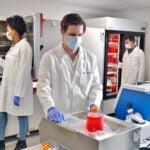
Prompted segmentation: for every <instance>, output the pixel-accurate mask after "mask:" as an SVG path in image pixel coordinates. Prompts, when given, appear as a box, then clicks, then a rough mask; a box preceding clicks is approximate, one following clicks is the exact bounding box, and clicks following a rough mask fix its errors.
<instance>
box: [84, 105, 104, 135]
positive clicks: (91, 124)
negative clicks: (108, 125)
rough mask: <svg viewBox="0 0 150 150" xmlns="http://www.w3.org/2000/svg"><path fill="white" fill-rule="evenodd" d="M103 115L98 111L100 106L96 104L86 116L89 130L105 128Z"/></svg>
mask: <svg viewBox="0 0 150 150" xmlns="http://www.w3.org/2000/svg"><path fill="white" fill-rule="evenodd" d="M103 124H104V123H103V115H102V114H101V113H99V112H98V107H97V106H96V107H95V106H94V107H93V108H91V111H90V112H89V113H88V114H87V117H86V128H87V130H88V131H89V132H95V131H98V130H100V131H102V130H103Z"/></svg>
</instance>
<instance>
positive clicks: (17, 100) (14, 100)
mask: <svg viewBox="0 0 150 150" xmlns="http://www.w3.org/2000/svg"><path fill="white" fill-rule="evenodd" d="M13 102H14V105H16V106H20V97H19V96H14V99H13Z"/></svg>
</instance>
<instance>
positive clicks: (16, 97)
mask: <svg viewBox="0 0 150 150" xmlns="http://www.w3.org/2000/svg"><path fill="white" fill-rule="evenodd" d="M25 32H26V24H25V22H24V20H23V18H22V17H20V16H17V15H16V16H13V17H10V18H8V19H7V33H6V36H7V38H8V39H9V40H11V41H12V46H11V48H10V50H9V51H8V53H7V54H6V56H5V60H4V59H2V58H0V66H1V67H2V68H3V76H2V82H1V87H0V150H5V130H6V125H7V120H8V114H10V115H13V116H17V117H18V120H19V139H18V142H17V145H16V147H15V150H20V149H22V148H26V147H27V145H26V135H27V129H28V116H29V115H31V114H32V113H33V94H32V77H31V67H32V49H31V46H30V45H29V43H28V42H27V40H26V38H23V35H24V33H25ZM12 128H13V127H12Z"/></svg>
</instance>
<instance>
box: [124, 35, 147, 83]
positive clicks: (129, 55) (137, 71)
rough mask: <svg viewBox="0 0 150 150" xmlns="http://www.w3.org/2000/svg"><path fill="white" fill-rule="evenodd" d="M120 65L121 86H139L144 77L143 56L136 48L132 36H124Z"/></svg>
mask: <svg viewBox="0 0 150 150" xmlns="http://www.w3.org/2000/svg"><path fill="white" fill-rule="evenodd" d="M124 39H125V48H126V51H125V53H124V56H123V63H122V84H141V83H142V82H143V81H144V75H145V55H144V52H143V51H142V50H141V49H140V48H139V47H137V46H136V44H135V38H134V36H132V35H130V36H126V37H125V38H124Z"/></svg>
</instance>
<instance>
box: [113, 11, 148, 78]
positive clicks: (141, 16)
mask: <svg viewBox="0 0 150 150" xmlns="http://www.w3.org/2000/svg"><path fill="white" fill-rule="evenodd" d="M149 14H150V9H144V10H139V9H138V10H132V11H124V12H123V11H122V12H117V13H116V14H114V15H115V16H118V17H124V18H130V19H134V20H140V21H145V22H146V23H147V31H146V37H145V39H146V42H145V56H146V80H149V81H150V15H149Z"/></svg>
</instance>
